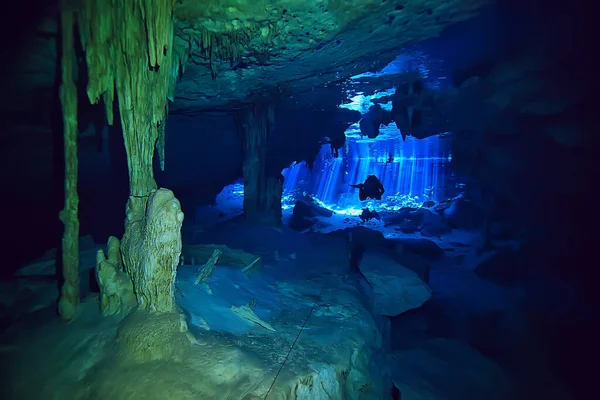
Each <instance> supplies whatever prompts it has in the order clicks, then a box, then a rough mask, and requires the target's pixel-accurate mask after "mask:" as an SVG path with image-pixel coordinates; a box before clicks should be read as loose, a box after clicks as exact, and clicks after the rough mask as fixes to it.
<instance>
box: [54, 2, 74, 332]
mask: <svg viewBox="0 0 600 400" xmlns="http://www.w3.org/2000/svg"><path fill="white" fill-rule="evenodd" d="M61 6H62V12H61V23H62V60H61V62H62V81H61V85H60V102H61V105H62V111H63V124H64V141H65V144H64V145H65V208H64V209H63V210H62V211H61V213H60V220H61V221H62V222H63V224H64V225H65V230H64V233H63V239H62V264H63V265H62V267H63V277H64V283H63V286H62V288H61V294H60V300H59V302H58V312H59V314H60V317H61V318H62V320H63V321H65V322H69V321H71V320H72V319H73V318H74V317H75V315H76V313H77V306H78V305H79V219H78V217H77V210H78V206H79V196H78V195H77V169H78V161H77V88H76V87H75V83H74V82H73V67H74V65H73V63H74V61H75V47H74V45H73V27H74V18H73V10H72V9H71V8H70V7H68V5H67V2H66V1H61Z"/></svg>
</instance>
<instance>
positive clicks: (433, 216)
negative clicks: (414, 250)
mask: <svg viewBox="0 0 600 400" xmlns="http://www.w3.org/2000/svg"><path fill="white" fill-rule="evenodd" d="M422 212H423V221H422V223H421V226H420V231H421V236H425V237H434V236H441V235H445V234H447V233H451V232H452V228H451V227H450V226H449V225H448V224H447V223H446V221H444V219H443V218H442V217H441V216H440V215H439V214H437V213H435V212H433V211H430V210H427V209H422Z"/></svg>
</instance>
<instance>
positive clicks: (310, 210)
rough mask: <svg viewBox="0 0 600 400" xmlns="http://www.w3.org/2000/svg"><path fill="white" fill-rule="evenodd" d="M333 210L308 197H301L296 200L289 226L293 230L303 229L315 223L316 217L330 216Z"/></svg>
mask: <svg viewBox="0 0 600 400" xmlns="http://www.w3.org/2000/svg"><path fill="white" fill-rule="evenodd" d="M332 215H333V211H331V210H329V209H327V208H325V207H322V206H320V205H318V204H317V203H316V202H315V201H314V200H312V199H311V198H310V197H306V196H305V197H302V198H300V199H298V200H297V201H296V204H295V205H294V210H293V211H292V217H291V218H290V222H289V227H290V228H292V229H293V230H295V231H303V230H306V229H309V228H311V227H313V226H314V225H315V224H316V223H317V217H325V218H330V217H331V216H332Z"/></svg>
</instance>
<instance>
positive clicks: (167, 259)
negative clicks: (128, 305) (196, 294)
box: [121, 189, 183, 312]
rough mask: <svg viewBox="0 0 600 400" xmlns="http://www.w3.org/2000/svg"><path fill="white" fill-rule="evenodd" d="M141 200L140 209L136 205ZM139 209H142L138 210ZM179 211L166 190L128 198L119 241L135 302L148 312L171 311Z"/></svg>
mask: <svg viewBox="0 0 600 400" xmlns="http://www.w3.org/2000/svg"><path fill="white" fill-rule="evenodd" d="M141 201H144V203H146V204H145V205H144V208H142V207H141V206H140V205H138V204H136V203H137V202H141ZM140 209H142V210H143V209H145V212H143V213H140V212H139V210H140ZM182 223H183V212H181V208H180V206H179V201H178V200H177V199H176V198H175V196H174V195H173V192H171V191H170V190H168V189H158V190H157V191H155V192H153V193H152V194H150V196H149V197H148V200H147V202H146V201H145V199H138V198H134V197H130V199H129V202H128V203H127V220H126V222H125V235H124V236H123V241H122V243H121V251H122V252H123V262H124V265H125V271H126V272H127V274H128V275H129V276H130V277H131V279H132V281H133V289H134V292H135V295H136V298H137V300H138V304H139V305H140V306H141V307H142V308H144V309H146V310H149V311H154V312H173V311H175V310H176V303H175V287H174V285H175V273H176V270H177V266H178V265H179V257H180V255H181V224H182Z"/></svg>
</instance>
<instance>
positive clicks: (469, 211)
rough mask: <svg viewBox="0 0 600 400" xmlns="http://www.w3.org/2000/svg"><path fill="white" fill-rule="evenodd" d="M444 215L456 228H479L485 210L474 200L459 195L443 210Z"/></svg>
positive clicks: (481, 224)
mask: <svg viewBox="0 0 600 400" xmlns="http://www.w3.org/2000/svg"><path fill="white" fill-rule="evenodd" d="M444 217H445V218H446V220H447V221H448V223H450V225H452V226H453V227H454V228H456V229H479V228H481V227H482V226H483V223H484V219H485V211H484V210H483V209H482V208H481V207H479V206H478V205H477V204H475V202H473V201H470V200H467V199H465V198H464V197H461V196H459V197H457V198H455V199H454V200H453V201H452V204H451V205H450V207H448V208H447V209H445V210H444Z"/></svg>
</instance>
